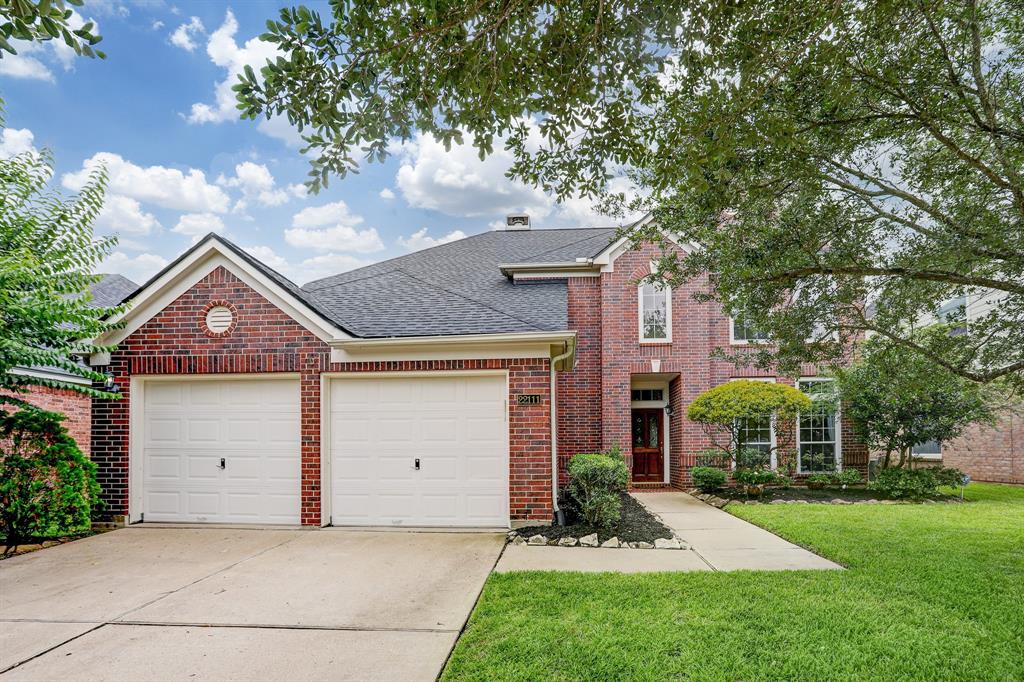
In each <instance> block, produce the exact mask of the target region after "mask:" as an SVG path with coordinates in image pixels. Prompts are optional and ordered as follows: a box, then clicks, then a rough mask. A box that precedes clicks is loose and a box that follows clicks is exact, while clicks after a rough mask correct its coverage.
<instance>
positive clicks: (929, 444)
mask: <svg viewBox="0 0 1024 682" xmlns="http://www.w3.org/2000/svg"><path fill="white" fill-rule="evenodd" d="M910 454H911V455H913V456H914V457H917V458H918V459H942V443H941V442H939V441H937V440H928V441H925V442H923V443H918V444H917V445H915V446H914V447H912V448H911V449H910Z"/></svg>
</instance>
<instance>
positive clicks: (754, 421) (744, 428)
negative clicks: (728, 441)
mask: <svg viewBox="0 0 1024 682" xmlns="http://www.w3.org/2000/svg"><path fill="white" fill-rule="evenodd" d="M736 445H737V446H738V447H739V448H740V449H747V450H758V451H760V452H761V453H763V454H764V456H765V459H766V460H767V459H768V458H770V457H771V452H772V418H771V415H763V416H759V417H744V418H743V419H739V420H737V421H736Z"/></svg>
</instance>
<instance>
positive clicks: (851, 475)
mask: <svg viewBox="0 0 1024 682" xmlns="http://www.w3.org/2000/svg"><path fill="white" fill-rule="evenodd" d="M830 479H831V480H830V483H832V485H836V486H839V487H840V488H845V487H847V486H851V485H860V484H861V483H863V482H864V479H863V477H861V475H860V472H859V471H857V470H856V469H844V470H843V471H836V472H834V473H832V474H831V475H830Z"/></svg>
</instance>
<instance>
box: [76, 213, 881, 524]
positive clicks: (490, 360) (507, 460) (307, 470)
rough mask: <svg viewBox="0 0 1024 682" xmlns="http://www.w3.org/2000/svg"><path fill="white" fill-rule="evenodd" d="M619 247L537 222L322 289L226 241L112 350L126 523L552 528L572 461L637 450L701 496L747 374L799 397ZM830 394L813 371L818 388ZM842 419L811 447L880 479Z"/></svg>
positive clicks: (158, 279)
mask: <svg viewBox="0 0 1024 682" xmlns="http://www.w3.org/2000/svg"><path fill="white" fill-rule="evenodd" d="M510 222H513V221H510ZM616 237H617V232H616V230H615V229H614V228H593V229H590V228H587V229H572V230H531V229H529V224H528V221H526V225H512V226H510V227H509V228H508V229H506V230H500V231H493V232H488V233H484V234H479V235H476V236H473V237H469V238H466V239H462V240H459V241H456V242H452V243H448V244H444V245H441V246H437V247H433V248H430V249H425V250H423V251H418V252H415V253H412V254H409V255H406V256H402V257H399V258H395V259H392V260H389V261H385V262H382V263H378V264H375V265H371V266H368V267H365V268H361V269H359V270H355V271H351V272H347V273H343V274H340V275H336V276H333V277H328V278H326V279H322V280H318V281H315V282H311V283H309V284H307V285H305V286H303V287H298V286H296V285H295V284H293V283H292V282H291V281H289V280H287V279H286V278H284V277H283V276H281V275H280V274H278V273H276V272H274V271H273V270H271V269H270V268H268V267H266V266H265V265H263V264H262V263H260V262H259V261H258V260H257V259H255V258H254V257H252V256H251V255H249V254H247V253H246V252H244V251H243V250H241V249H239V248H238V247H236V246H234V245H233V244H231V243H230V242H229V241H227V240H225V239H223V238H221V237H218V236H215V235H209V236H207V237H206V238H205V239H203V240H202V241H200V242H199V243H197V244H196V245H195V246H193V247H192V248H191V249H190V250H189V251H188V252H186V253H185V254H183V255H182V256H181V257H180V258H178V259H177V260H176V261H175V262H173V263H171V264H170V265H169V266H168V267H167V268H166V269H165V270H163V271H162V272H161V273H159V274H158V275H157V276H155V277H154V278H153V279H152V280H150V281H149V282H148V283H147V284H145V285H143V286H142V287H141V288H140V289H139V290H138V291H136V292H135V293H134V294H133V295H132V296H131V297H130V299H129V300H130V301H131V302H132V306H131V307H130V310H129V311H128V312H127V313H125V314H124V315H123V316H122V317H121V318H120V319H119V322H121V323H122V327H121V328H120V329H119V330H118V331H117V332H115V333H112V334H110V335H108V336H107V337H105V338H103V339H100V340H99V341H100V342H102V343H105V344H108V343H109V344H118V350H117V351H116V352H114V353H113V354H110V355H103V356H94V357H93V358H91V362H92V363H93V365H95V366H97V367H103V368H104V371H107V372H109V373H110V374H112V375H113V377H114V378H115V380H116V382H117V384H118V386H119V387H120V390H121V392H122V396H123V397H122V399H121V400H116V401H96V403H95V404H94V408H93V418H92V456H93V459H94V460H95V461H96V463H97V464H98V466H99V471H100V483H101V485H102V487H103V490H104V496H105V501H106V503H107V509H108V511H109V512H110V513H111V514H113V515H115V516H118V517H122V518H123V519H124V520H126V521H127V522H132V523H133V522H137V521H143V520H144V521H147V522H148V521H189V522H234V523H244V522H249V523H264V524H267V523H282V524H299V523H301V524H305V525H327V524H333V525H363V526H402V525H404V526H484V527H494V526H501V527H506V526H509V525H510V524H518V523H523V522H527V521H529V522H548V521H550V520H551V518H552V514H553V511H554V509H555V505H557V490H558V486H559V483H560V479H561V481H564V468H565V463H566V461H567V460H568V458H569V457H571V456H572V455H574V454H576V453H579V452H587V451H595V450H599V449H602V448H607V447H611V446H613V445H619V446H620V447H621V448H622V449H623V452H624V454H625V455H626V457H627V463H628V464H629V466H630V468H631V470H632V476H633V482H634V485H636V486H665V485H672V486H677V487H681V486H686V485H687V484H688V482H689V469H690V467H691V466H692V465H693V464H694V460H695V456H696V453H697V452H698V451H699V450H701V449H702V448H704V447H707V445H708V444H707V443H706V442H705V438H704V436H703V434H702V432H701V430H700V429H699V428H697V426H696V425H695V424H692V423H690V422H688V421H687V420H686V419H685V413H686V406H687V404H688V403H689V401H690V400H692V399H693V397H694V396H696V395H697V394H699V393H700V392H702V391H704V390H706V389H708V388H710V387H712V386H714V385H717V384H719V383H722V382H725V381H729V380H730V379H733V378H739V377H750V378H757V379H762V380H768V381H774V380H778V381H784V379H782V378H778V377H775V376H773V375H772V374H771V373H767V372H761V371H757V370H737V368H736V367H735V366H734V365H733V364H731V363H728V362H724V361H721V360H717V359H714V358H713V357H712V349H713V348H715V347H716V346H719V345H726V346H731V347H734V348H738V349H742V348H743V346H744V345H746V344H750V343H756V342H758V341H759V339H758V338H757V337H756V334H754V333H753V332H752V330H749V329H745V328H744V327H743V325H736V324H734V323H733V322H731V321H730V320H729V319H727V318H726V317H724V316H723V315H722V313H721V311H720V310H719V309H717V308H716V307H715V306H714V305H713V304H710V303H707V304H706V303H697V302H695V301H694V300H693V299H692V298H691V296H690V294H691V293H692V289H693V288H695V287H699V286H701V284H702V283H701V282H694V283H691V284H689V285H687V286H686V287H684V288H683V289H680V290H674V291H673V290H669V289H659V288H657V287H653V286H651V285H643V286H640V285H638V283H637V279H638V278H640V277H642V276H644V275H646V274H647V273H648V272H649V269H650V267H651V261H652V260H653V259H654V258H655V257H656V254H657V253H659V252H658V251H657V250H656V248H655V247H653V246H650V247H646V248H643V249H641V250H631V249H630V248H629V245H628V244H627V243H626V242H625V240H617V239H616ZM671 248H678V249H681V250H682V251H683V252H685V251H686V246H685V245H671ZM814 380H815V372H814V370H813V368H807V371H806V373H805V375H804V376H803V377H802V378H801V379H800V382H801V386H805V385H807V384H810V383H812V382H813V381H814ZM840 421H841V420H840V419H839V418H838V415H836V414H835V413H834V412H830V413H827V414H824V413H823V414H816V415H808V418H807V420H806V422H801V426H802V427H803V428H801V429H799V433H800V434H801V437H802V440H801V441H799V444H798V447H799V449H800V452H801V453H806V454H815V455H816V457H817V461H818V462H821V461H825V462H826V464H827V465H832V464H834V465H835V466H837V467H864V466H865V465H866V463H867V453H866V451H865V450H864V448H862V447H860V446H859V445H857V444H855V443H854V442H853V439H852V438H851V437H850V434H849V431H848V429H847V428H846V426H845V425H843V427H842V428H836V424H837V422H840ZM773 438H774V435H773V433H772V429H771V428H770V423H751V424H749V425H748V438H747V440H748V443H749V445H751V446H753V447H762V448H769V447H770V446H771V445H772V439H773ZM807 461H810V458H808V459H807ZM803 466H804V465H803V462H802V463H801V467H802V468H803ZM808 466H810V465H808ZM804 473H807V472H806V471H805V472H804Z"/></svg>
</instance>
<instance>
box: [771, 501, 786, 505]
mask: <svg viewBox="0 0 1024 682" xmlns="http://www.w3.org/2000/svg"><path fill="white" fill-rule="evenodd" d="M768 504H786V501H785V500H772V501H771V502H769V503H768Z"/></svg>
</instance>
